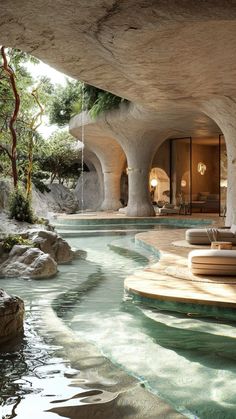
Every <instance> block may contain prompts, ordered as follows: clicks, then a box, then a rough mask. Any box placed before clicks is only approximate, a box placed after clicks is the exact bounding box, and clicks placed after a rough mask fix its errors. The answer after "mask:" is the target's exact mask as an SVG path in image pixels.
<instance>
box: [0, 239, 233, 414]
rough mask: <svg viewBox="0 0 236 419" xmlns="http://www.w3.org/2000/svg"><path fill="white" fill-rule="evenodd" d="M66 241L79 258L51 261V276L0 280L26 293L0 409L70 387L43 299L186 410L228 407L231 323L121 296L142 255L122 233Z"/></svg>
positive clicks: (40, 405)
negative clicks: (22, 329)
mask: <svg viewBox="0 0 236 419" xmlns="http://www.w3.org/2000/svg"><path fill="white" fill-rule="evenodd" d="M68 241H69V242H70V244H71V245H72V246H73V247H75V248H77V249H83V250H86V251H87V259H86V260H77V261H74V262H73V263H72V264H70V265H62V266H60V274H59V275H58V277H57V278H54V279H50V280H43V281H33V280H27V281H26V280H19V279H18V280H17V279H11V280H9V279H8V280H0V287H2V288H4V289H6V291H8V292H9V293H12V294H17V295H19V296H21V297H22V298H23V299H24V300H25V302H26V336H25V339H24V341H23V343H20V344H19V346H18V347H16V348H15V350H12V349H11V350H8V351H7V350H6V351H5V352H4V351H3V352H2V356H1V360H0V370H1V377H2V380H1V393H0V394H1V402H2V417H3V418H6V419H8V418H11V417H12V418H13V417H17V418H18V419H28V418H31V417H32V418H37V419H39V418H40V419H44V417H45V419H47V418H51V417H55V414H54V413H51V412H46V413H45V410H48V408H49V407H50V401H51V400H52V398H54V399H55V398H57V399H60V397H61V396H62V394H63V395H64V396H65V392H66V395H67V397H72V396H73V394H74V392H75V388H73V387H71V386H69V383H70V380H69V378H68V377H69V376H70V371H71V369H70V368H71V366H70V362H69V360H66V354H63V351H62V350H61V349H62V348H61V347H60V341H58V340H57V341H56V342H55V340H54V336H53V334H51V333H49V331H47V322H48V326H49V324H50V319H47V316H45V313H47V309H48V308H49V307H50V306H51V304H52V306H53V309H54V311H55V313H56V314H57V316H58V317H59V318H60V319H61V320H63V322H65V324H66V325H67V326H68V327H69V328H70V329H71V330H73V331H74V333H75V334H76V335H77V336H78V337H79V338H82V339H86V340H89V341H91V342H93V343H94V344H95V345H96V346H97V347H98V348H99V349H100V350H101V351H102V352H103V353H104V355H106V356H107V357H109V358H110V359H112V360H113V362H115V363H116V364H118V365H120V366H121V367H122V368H124V369H126V370H127V371H128V372H129V373H130V374H132V375H134V376H136V377H138V379H139V380H142V382H143V383H144V384H145V385H146V386H147V387H148V388H150V389H151V390H152V391H153V392H155V393H157V394H159V395H161V397H163V398H164V399H166V400H167V401H169V402H170V403H171V404H172V405H173V406H174V407H176V408H178V409H179V410H181V411H182V412H184V413H185V414H186V416H187V417H190V418H194V417H195V418H202V419H208V418H209V419H210V418H213V417H214V418H219V419H222V418H226V419H232V418H234V417H236V398H235V384H236V340H235V327H234V324H230V323H224V322H219V321H214V320H209V319H197V318H192V317H188V316H184V315H181V314H173V313H168V312H161V311H158V310H151V309H148V308H147V307H145V306H142V305H135V304H134V303H132V302H131V301H130V300H129V299H126V298H124V291H123V282H124V278H125V277H126V276H127V275H129V274H131V273H132V272H134V271H135V270H136V269H140V268H141V267H143V266H145V265H146V264H147V263H148V259H147V254H146V253H144V254H143V255H139V254H138V252H139V251H140V250H139V249H138V248H137V249H134V248H133V245H132V243H131V241H130V236H128V235H127V236H124V235H120V236H117V235H115V234H114V236H111V235H109V236H107V237H106V236H103V235H102V236H99V235H98V236H97V237H81V238H70V239H68ZM111 243H113V246H112V249H110V244H111ZM122 248H123V250H122ZM131 249H132V253H130V252H131ZM131 255H132V258H131V257H130V256H131ZM152 257H154V256H152ZM45 317H46V324H45ZM48 330H49V328H48ZM42 331H43V332H42ZM76 391H77V392H78V388H77V389H76ZM29 404H30V405H31V406H33V410H32V411H30V414H29V411H28V410H27V409H28V408H29ZM12 411H13V414H12ZM26 412H28V413H26ZM14 414H15V416H14Z"/></svg>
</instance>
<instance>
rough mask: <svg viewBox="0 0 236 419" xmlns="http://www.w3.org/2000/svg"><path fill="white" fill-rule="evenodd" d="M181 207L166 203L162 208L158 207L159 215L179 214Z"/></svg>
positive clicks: (157, 212)
mask: <svg viewBox="0 0 236 419" xmlns="http://www.w3.org/2000/svg"><path fill="white" fill-rule="evenodd" d="M179 210H180V208H179V207H175V206H174V205H172V204H165V205H163V207H162V208H157V209H156V214H157V215H171V214H179Z"/></svg>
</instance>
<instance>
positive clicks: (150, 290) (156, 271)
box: [124, 229, 236, 320]
mask: <svg viewBox="0 0 236 419" xmlns="http://www.w3.org/2000/svg"><path fill="white" fill-rule="evenodd" d="M184 234H185V230H183V229H181V230H164V231H163V230H162V231H148V232H145V233H139V234H137V235H136V241H137V242H139V244H140V245H142V246H144V247H146V248H148V247H149V248H150V247H152V248H154V249H155V250H156V251H159V252H160V261H159V262H158V263H156V264H154V265H152V266H149V267H147V268H146V269H144V270H142V271H137V272H135V273H134V274H133V275H132V276H129V277H127V278H126V279H125V282H124V286H125V290H126V291H127V292H128V293H129V294H130V295H131V296H132V295H133V297H134V298H135V299H140V300H141V301H143V302H146V303H150V304H151V305H153V304H152V303H154V302H156V303H158V304H159V303H160V304H161V305H162V307H161V308H163V309H171V303H181V304H179V308H180V311H183V312H188V311H189V308H188V306H189V304H190V305H191V307H193V306H192V305H193V304H194V305H196V307H197V309H198V310H199V308H200V306H202V307H205V306H208V307H209V306H212V307H216V308H226V309H231V310H230V311H232V313H231V315H230V316H228V317H230V318H232V319H235V320H236V310H235V309H236V277H226V276H225V277H223V276H222V277H210V276H207V277H203V276H196V275H192V274H191V273H190V272H189V270H188V268H187V256H188V253H189V252H190V250H191V249H190V248H186V247H177V246H175V245H174V244H172V243H173V242H176V241H182V240H184ZM163 302H166V303H167V306H166V308H165V306H164V305H163ZM183 303H184V304H183ZM181 306H182V309H181ZM184 306H186V310H185V309H184ZM198 310H197V311H198ZM218 314H219V313H218ZM223 317H224V316H223Z"/></svg>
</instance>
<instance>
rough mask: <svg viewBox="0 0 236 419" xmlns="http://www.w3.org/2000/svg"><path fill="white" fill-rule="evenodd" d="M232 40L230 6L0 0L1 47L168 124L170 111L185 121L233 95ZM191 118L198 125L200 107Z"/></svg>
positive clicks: (188, 1)
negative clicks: (204, 105)
mask: <svg viewBox="0 0 236 419" xmlns="http://www.w3.org/2000/svg"><path fill="white" fill-rule="evenodd" d="M235 35H236V2H233V1H218V0H211V1H210V0H205V1H203V0H198V1H196V0H179V1H178V0H176V1H167V0H162V1H161V0H155V1H154V0H153V1H152V0H149V1H147V0H113V1H110V0H93V1H87V0H67V1H65V0H56V1H54V2H52V1H51V0H38V1H37V2H35V1H33V0H24V1H22V2H19V0H2V1H1V15H0V43H1V44H5V45H6V46H12V47H13V46H14V47H18V48H20V49H23V50H25V51H27V52H30V53H31V54H33V55H35V56H36V57H38V58H40V59H42V60H43V61H45V62H47V63H49V64H50V65H52V66H53V67H55V68H57V69H59V70H61V71H63V72H64V73H66V74H68V75H70V76H72V77H75V78H79V79H81V80H84V81H86V82H88V83H91V84H93V85H96V86H99V87H101V88H103V89H107V90H109V91H112V92H114V93H116V94H118V95H120V96H123V97H126V98H128V99H130V100H131V101H133V102H134V103H136V104H139V105H142V106H143V107H145V108H146V109H153V110H154V109H155V110H156V111H157V112H158V113H159V114H160V115H164V114H166V115H167V117H166V121H167V122H168V123H169V122H170V121H171V113H172V115H174V114H175V115H180V113H181V112H182V116H183V119H184V120H187V118H188V117H189V115H190V114H191V113H192V109H194V108H196V106H198V104H199V103H203V102H204V100H205V99H206V98H207V99H208V98H211V97H219V96H220V97H222V96H224V97H230V98H234V97H236V83H235V79H236V42H235V38H236V36H235ZM186 104H187V105H188V110H187V108H186ZM176 107H178V112H177V108H176ZM176 112H177V113H176ZM193 112H194V116H193V114H192V116H191V118H192V120H193V119H196V118H197V119H198V118H199V117H200V112H201V107H200V106H199V110H198V112H199V116H197V115H196V109H195V110H194V111H193ZM174 118H176V117H174ZM183 128H184V127H183ZM209 130H210V126H209Z"/></svg>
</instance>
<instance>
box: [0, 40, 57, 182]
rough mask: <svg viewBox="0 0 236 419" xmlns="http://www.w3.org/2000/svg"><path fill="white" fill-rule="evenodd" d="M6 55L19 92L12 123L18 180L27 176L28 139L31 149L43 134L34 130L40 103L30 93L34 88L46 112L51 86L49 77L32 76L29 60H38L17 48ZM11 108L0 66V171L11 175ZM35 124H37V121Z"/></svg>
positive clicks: (12, 100) (10, 98)
mask: <svg viewBox="0 0 236 419" xmlns="http://www.w3.org/2000/svg"><path fill="white" fill-rule="evenodd" d="M7 56H8V60H9V64H10V66H11V68H12V69H13V70H14V72H15V75H16V84H17V90H18V93H19V95H20V101H21V103H20V111H19V114H18V118H17V121H16V123H15V128H16V133H17V168H18V175H19V179H20V180H22V181H23V182H24V180H25V178H26V175H27V168H28V164H29V163H28V156H29V142H30V140H31V139H33V149H34V150H35V149H36V150H37V148H38V147H37V143H38V142H41V143H42V137H41V136H40V135H39V134H38V133H37V132H36V131H35V130H34V129H33V121H34V120H35V118H36V115H37V114H38V111H39V106H38V104H37V103H36V101H35V98H34V97H33V95H32V91H34V90H35V89H37V94H38V99H39V101H40V103H41V104H42V106H43V108H44V109H45V112H46V111H47V110H48V107H49V105H50V100H51V97H52V94H53V89H54V86H53V84H52V83H51V81H50V79H48V78H47V77H45V76H43V77H40V78H39V79H38V80H37V81H36V80H34V79H33V77H32V76H31V74H30V73H29V71H28V69H27V65H28V63H33V64H37V63H38V60H37V59H35V58H34V57H32V56H30V55H29V54H27V53H24V52H22V51H19V50H17V49H11V48H8V50H7ZM13 109H14V97H13V93H12V90H11V89H10V86H9V80H8V79H7V77H6V74H5V73H4V71H3V69H2V68H1V67H0V173H1V175H3V176H4V175H6V176H9V175H10V176H11V175H12V168H11V164H10V159H9V156H8V155H7V151H8V152H10V151H11V133H10V131H9V120H10V117H11V115H12V112H13ZM34 125H37V120H36V123H35V124H34ZM37 169H38V165H37V162H35V163H34V164H33V171H37Z"/></svg>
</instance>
